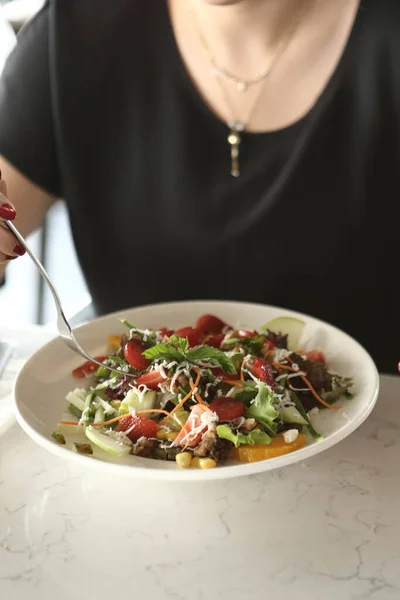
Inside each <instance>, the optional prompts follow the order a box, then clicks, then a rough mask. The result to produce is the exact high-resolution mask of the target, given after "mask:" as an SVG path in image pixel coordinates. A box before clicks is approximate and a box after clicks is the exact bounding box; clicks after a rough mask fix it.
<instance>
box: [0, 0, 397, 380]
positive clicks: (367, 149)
mask: <svg viewBox="0 0 400 600" xmlns="http://www.w3.org/2000/svg"><path fill="white" fill-rule="evenodd" d="M399 31H400V3H399V2H398V0H380V1H379V2H376V0H362V2H361V7H360V10H359V13H358V16H357V19H356V22H355V25H354V28H353V31H352V34H351V37H350V39H349V42H348V44H347V47H346V50H345V52H344V54H343V57H342V59H341V61H340V64H339V66H338V68H337V69H336V71H335V73H334V75H333V76H332V78H331V80H330V81H329V84H328V85H327V87H326V89H325V90H324V92H323V94H322V95H321V97H320V98H319V99H318V101H317V103H316V105H315V106H314V108H313V109H312V110H311V111H310V112H309V113H308V114H307V115H306V116H305V117H304V118H303V119H301V120H300V121H299V122H297V123H295V124H294V125H292V126H290V127H287V128H286V129H283V130H280V131H277V132H272V133H265V134H244V135H243V142H242V144H241V148H240V150H241V165H242V174H241V176H240V177H239V178H238V179H233V178H232V177H231V176H230V173H229V170H230V160H229V151H228V148H227V141H226V137H227V128H226V125H225V124H224V123H222V122H221V121H219V120H218V119H217V118H216V117H215V115H213V114H212V113H211V111H210V110H209V109H208V108H207V107H206V105H205V104H204V103H203V101H202V100H201V98H200V97H199V95H198V93H197V92H196V90H195V88H194V86H193V84H192V83H191V81H190V79H189V77H188V75H187V73H186V71H185V68H184V67H183V65H182V62H181V59H180V57H179V53H178V51H177V47H176V44H175V41H174V38H173V34H172V30H171V24H170V21H169V17H168V13H167V9H166V5H165V2H164V0H152V1H151V2H149V1H148V0H135V2H132V0H113V1H112V2H107V3H101V7H100V5H99V2H98V0H54V1H52V2H50V3H49V4H47V5H46V6H45V8H44V9H43V10H42V11H41V12H40V13H39V15H38V16H37V17H36V18H35V19H34V20H33V21H32V22H31V23H30V24H29V25H27V26H26V27H25V28H24V29H23V30H22V32H21V33H20V35H19V44H18V46H17V48H16V50H15V51H14V53H13V55H12V56H11V58H10V60H9V62H8V66H7V68H6V71H5V74H4V77H3V78H2V81H1V85H0V114H1V115H2V118H1V123H0V153H1V154H3V155H5V157H6V158H8V159H9V160H10V161H11V162H13V163H14V164H15V165H16V166H17V167H18V168H19V169H21V170H22V171H23V172H24V173H25V174H26V175H27V176H28V177H29V178H30V179H32V180H33V181H35V182H36V183H38V184H39V185H41V186H42V187H44V188H45V189H47V190H49V191H51V192H52V193H54V194H56V195H58V196H62V197H64V198H65V200H66V202H67V204H68V208H69V212H70V218H71V223H72V228H73V233H74V237H75V242H76V246H77V250H78V253H79V257H80V260H81V264H82V267H83V270H84V273H85V275H86V278H87V281H88V285H89V288H90V290H91V293H92V294H93V298H94V301H95V304H96V307H97V310H98V312H99V313H105V312H109V311H112V310H116V309H119V308H126V307H129V306H133V305H139V304H143V303H148V302H157V301H166V300H178V299H205V298H212V299H235V300H247V301H256V302H264V303H268V304H275V305H279V306H282V307H287V308H293V309H296V310H299V311H303V312H305V313H309V314H312V315H314V316H316V317H319V318H322V319H324V320H326V321H329V322H331V323H333V324H335V325H337V326H339V327H340V328H342V329H344V330H346V331H347V332H348V333H350V334H351V335H353V336H354V337H356V338H357V339H358V340H359V341H360V342H361V343H362V344H363V345H364V346H365V347H366V348H367V349H368V350H369V351H370V353H371V354H372V355H373V358H374V359H375V360H376V362H377V364H378V367H379V368H380V369H381V370H382V371H387V372H394V371H395V370H396V368H397V362H398V359H399V358H400V343H399V341H398V335H399V320H398V315H397V306H398V302H397V297H396V294H395V285H396V278H397V262H398V258H397V250H398V242H397V231H398V223H399V217H400V210H399V198H398V196H399V190H400V137H399V133H400V129H399V128H400V67H399V65H398V58H399V56H400V35H399ZM293 94H296V90H295V89H294V90H293Z"/></svg>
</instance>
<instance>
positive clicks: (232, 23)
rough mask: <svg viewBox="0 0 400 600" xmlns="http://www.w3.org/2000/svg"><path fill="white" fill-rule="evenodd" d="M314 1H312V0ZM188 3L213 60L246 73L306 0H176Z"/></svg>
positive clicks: (267, 53) (272, 47) (260, 62)
mask: <svg viewBox="0 0 400 600" xmlns="http://www.w3.org/2000/svg"><path fill="white" fill-rule="evenodd" d="M313 1H315V0H313ZM177 3H180V4H181V5H182V7H183V5H186V3H188V4H189V5H190V6H191V9H192V10H191V11H190V12H191V13H192V14H190V15H189V17H190V18H193V19H195V20H196V21H197V24H198V27H199V28H200V29H201V30H202V32H203V35H204V38H205V39H206V41H207V44H208V45H209V47H210V49H211V51H212V53H213V55H214V57H215V59H216V61H217V62H218V63H219V64H221V65H222V66H224V67H227V68H229V67H230V66H232V65H235V71H236V72H237V74H238V75H240V71H242V70H243V75H246V76H248V75H249V73H250V74H251V72H252V71H253V72H254V71H255V73H254V74H256V73H257V72H258V71H259V70H260V66H264V64H268V59H269V58H270V57H272V56H273V55H274V53H275V52H276V49H277V47H278V46H279V44H280V43H281V41H282V38H284V37H285V36H287V35H288V33H290V31H291V29H292V27H293V24H294V22H296V20H297V19H298V18H299V16H300V12H301V11H302V9H303V8H306V5H308V4H309V3H310V0H237V1H236V2H232V1H231V2H229V0H227V2H224V1H223V0H219V1H218V0H214V2H207V1H206V0H185V2H182V0H177Z"/></svg>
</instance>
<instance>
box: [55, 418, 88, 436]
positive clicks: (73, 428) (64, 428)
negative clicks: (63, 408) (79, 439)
mask: <svg viewBox="0 0 400 600" xmlns="http://www.w3.org/2000/svg"><path fill="white" fill-rule="evenodd" d="M63 420H64V419H63ZM54 433H59V434H60V435H64V436H67V437H68V436H70V435H80V434H83V425H65V424H64V423H58V425H57V427H56V429H55V431H54Z"/></svg>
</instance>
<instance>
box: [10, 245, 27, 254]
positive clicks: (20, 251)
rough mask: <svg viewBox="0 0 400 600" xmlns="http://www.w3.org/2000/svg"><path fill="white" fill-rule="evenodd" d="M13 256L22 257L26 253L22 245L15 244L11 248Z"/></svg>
mask: <svg viewBox="0 0 400 600" xmlns="http://www.w3.org/2000/svg"><path fill="white" fill-rule="evenodd" d="M13 252H14V254H18V256H23V255H24V254H25V252H26V250H25V248H24V247H23V245H22V244H15V246H14V248H13Z"/></svg>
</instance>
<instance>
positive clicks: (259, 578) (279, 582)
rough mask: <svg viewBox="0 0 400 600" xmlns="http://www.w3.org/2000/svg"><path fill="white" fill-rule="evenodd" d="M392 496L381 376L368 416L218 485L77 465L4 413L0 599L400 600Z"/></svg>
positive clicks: (393, 440)
mask: <svg viewBox="0 0 400 600" xmlns="http://www.w3.org/2000/svg"><path fill="white" fill-rule="evenodd" d="M36 342H37V340H36ZM21 353H22V349H21V348H20V357H21ZM16 367H17V364H16V363H13V364H11V365H10V369H11V371H13V370H14V371H15V369H16ZM10 379H11V377H10V375H8V374H7V373H6V375H5V378H4V381H3V383H2V384H1V386H0V393H1V392H2V394H3V397H4V394H5V393H6V389H5V388H6V387H7V386H8V387H9V386H10ZM0 403H1V398H0ZM399 500H400V379H398V378H396V377H382V391H381V395H380V399H379V401H378V404H377V407H376V409H375V410H374V412H373V414H372V415H371V417H370V418H369V419H368V421H367V422H366V423H365V424H364V425H363V426H362V427H361V428H360V429H359V430H357V431H356V432H355V433H354V434H353V435H351V436H350V437H349V438H347V439H346V440H345V441H343V442H342V443H341V444H339V445H338V446H336V447H334V448H332V449H330V450H328V451H326V452H325V453H323V454H321V455H319V456H317V457H314V458H313V459H311V460H310V461H308V462H307V463H306V464H301V465H297V466H296V465H295V466H291V467H288V468H285V469H284V470H279V471H275V472H271V473H269V474H265V475H259V476H253V477H250V478H242V479H239V480H231V481H227V482H226V483H223V482H222V483H221V482H214V483H210V484H206V485H204V484H178V485H172V484H155V483H146V484H144V483H136V482H134V481H131V480H126V479H125V480H124V479H119V478H115V477H110V476H104V475H102V474H99V473H96V472H95V473H91V472H89V471H88V472H86V471H85V470H84V469H82V467H80V466H78V465H75V464H73V463H70V462H63V461H62V460H60V459H58V458H56V457H55V456H53V455H51V454H48V453H47V452H45V451H44V450H42V449H41V448H39V447H38V446H36V445H35V444H34V443H33V442H31V441H30V439H29V438H28V437H27V436H26V435H25V434H24V433H23V432H22V430H21V429H20V428H19V426H18V425H17V424H16V423H15V422H14V421H10V420H9V426H8V427H3V429H2V430H0V598H4V599H6V598H7V599H10V600H25V599H28V598H29V600H39V599H40V600H44V599H46V600H47V598H54V599H57V600H83V599H84V600H92V599H96V600H109V599H110V598H114V597H116V598H120V597H122V598H124V597H127V598H129V597H131V598H138V597H140V598H144V599H145V600H147V599H150V600H153V599H157V600H158V599H160V600H164V599H173V600H208V599H210V600H214V599H221V600H246V599H249V600H250V599H251V600H258V599H260V600H261V599H264V598H273V599H274V600H291V599H296V600H310V599H311V600H314V599H318V600H320V599H322V600H337V599H338V598H340V599H341V600H353V599H354V600H356V599H357V600H358V599H363V600H367V599H368V600H399V598H400V502H399Z"/></svg>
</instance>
